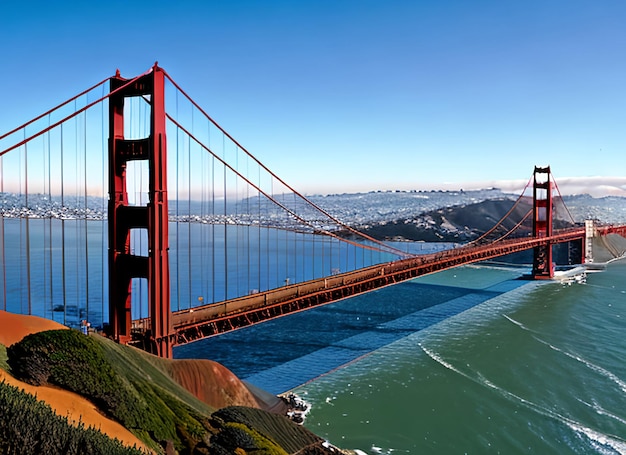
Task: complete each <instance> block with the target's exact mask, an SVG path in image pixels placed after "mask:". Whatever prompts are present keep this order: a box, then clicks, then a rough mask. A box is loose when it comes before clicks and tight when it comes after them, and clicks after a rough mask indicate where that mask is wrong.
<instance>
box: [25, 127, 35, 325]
mask: <svg viewBox="0 0 626 455" xmlns="http://www.w3.org/2000/svg"><path fill="white" fill-rule="evenodd" d="M24 132H26V130H24ZM24 192H25V194H26V198H25V201H26V207H28V144H24ZM26 289H27V295H28V314H33V308H32V289H31V284H30V215H29V214H28V212H27V215H26Z"/></svg>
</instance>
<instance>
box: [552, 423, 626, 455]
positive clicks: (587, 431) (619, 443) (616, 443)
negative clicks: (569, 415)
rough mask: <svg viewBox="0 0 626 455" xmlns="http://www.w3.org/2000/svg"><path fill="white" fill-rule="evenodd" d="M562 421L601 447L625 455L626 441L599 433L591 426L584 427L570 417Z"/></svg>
mask: <svg viewBox="0 0 626 455" xmlns="http://www.w3.org/2000/svg"><path fill="white" fill-rule="evenodd" d="M564 423H565V424H566V425H567V426H568V427H569V428H571V429H572V430H574V431H575V432H577V433H580V434H582V435H584V436H586V437H587V438H588V439H589V440H590V441H592V442H595V443H598V444H600V447H598V449H601V448H608V449H611V450H612V451H614V452H613V453H618V454H619V455H626V441H624V440H622V439H619V438H617V437H615V436H609V435H607V434H604V433H600V432H599V431H596V430H594V429H592V428H589V427H586V426H584V425H582V424H580V423H578V422H574V421H572V420H570V419H564Z"/></svg>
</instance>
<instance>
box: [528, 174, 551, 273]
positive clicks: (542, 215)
mask: <svg viewBox="0 0 626 455" xmlns="http://www.w3.org/2000/svg"><path fill="white" fill-rule="evenodd" d="M552 209H553V206H552V180H551V173H550V166H547V167H538V166H535V171H534V173H533V237H535V238H538V237H550V236H551V235H552ZM552 277H554V264H553V263H552V244H551V243H547V244H546V245H541V246H537V247H535V249H534V255H533V278H535V279H538V280H542V279H550V278H552Z"/></svg>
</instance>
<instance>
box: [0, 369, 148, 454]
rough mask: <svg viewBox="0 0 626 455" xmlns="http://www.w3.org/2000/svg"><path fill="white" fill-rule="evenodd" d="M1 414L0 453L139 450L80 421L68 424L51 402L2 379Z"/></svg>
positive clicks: (0, 394) (79, 452)
mask: <svg viewBox="0 0 626 455" xmlns="http://www.w3.org/2000/svg"><path fill="white" fill-rule="evenodd" d="M0 416H2V418H1V419H0V453H2V454H7V455H11V454H20V455H30V454H33V455H34V454H41V453H49V454H55V453H63V454H120V455H121V454H127V455H134V454H136V455H140V454H142V452H141V451H140V450H138V449H137V448H128V447H124V446H123V445H122V443H121V442H119V441H118V440H117V439H115V440H113V439H110V438H109V437H107V436H105V435H103V434H102V433H100V432H99V431H97V430H95V429H93V428H85V426H84V425H83V424H82V423H80V424H79V425H78V426H73V425H70V424H69V423H68V421H67V418H66V417H60V416H58V415H56V414H55V413H54V412H53V411H52V409H51V408H50V406H48V405H46V404H45V403H43V402H41V401H38V400H37V398H36V397H34V396H33V395H30V394H27V393H25V392H23V391H21V390H19V389H18V388H17V387H13V386H11V385H8V384H6V383H5V382H4V381H3V382H1V383H0Z"/></svg>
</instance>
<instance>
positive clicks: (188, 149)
mask: <svg viewBox="0 0 626 455" xmlns="http://www.w3.org/2000/svg"><path fill="white" fill-rule="evenodd" d="M191 125H192V126H191V127H192V128H193V110H192V111H191ZM187 212H188V213H187V268H188V269H189V278H188V280H187V283H188V288H187V294H188V297H187V308H190V306H191V302H192V288H193V287H192V281H193V270H192V268H191V137H189V138H188V148H187Z"/></svg>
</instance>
